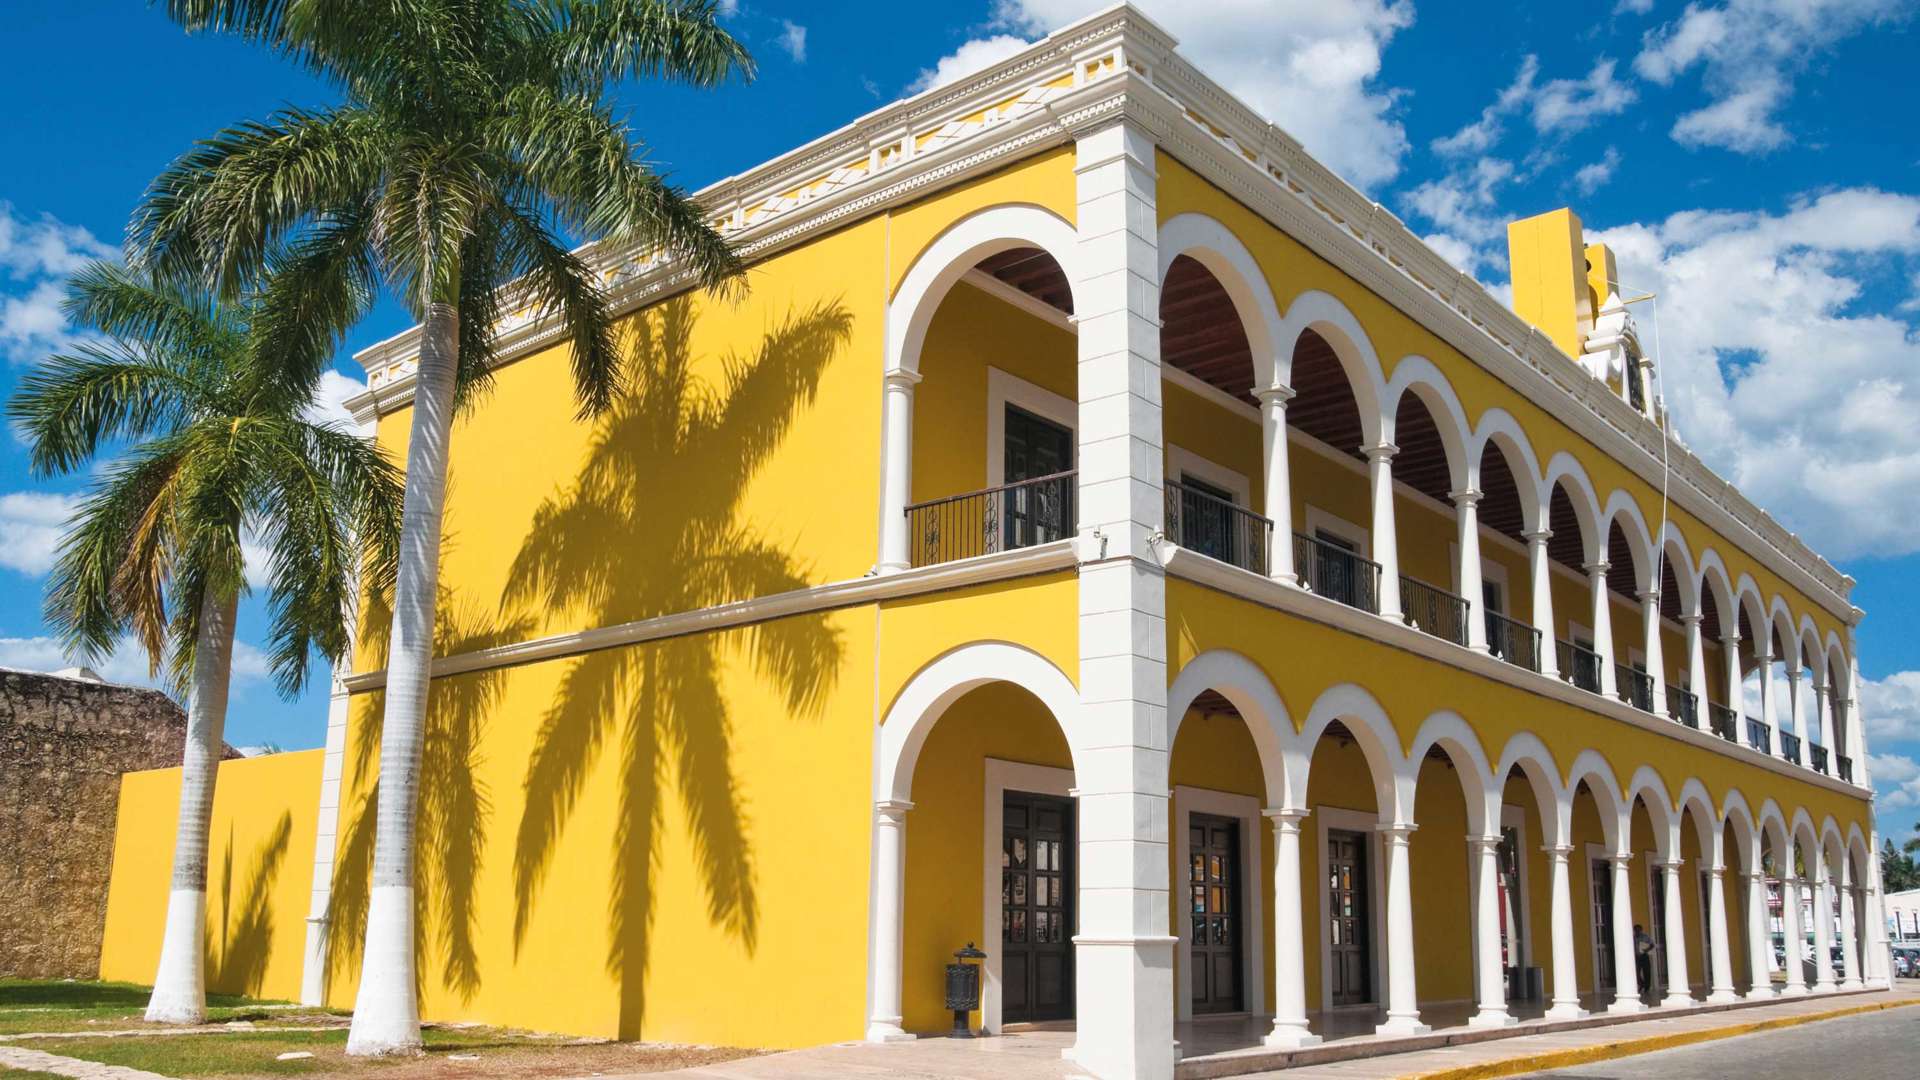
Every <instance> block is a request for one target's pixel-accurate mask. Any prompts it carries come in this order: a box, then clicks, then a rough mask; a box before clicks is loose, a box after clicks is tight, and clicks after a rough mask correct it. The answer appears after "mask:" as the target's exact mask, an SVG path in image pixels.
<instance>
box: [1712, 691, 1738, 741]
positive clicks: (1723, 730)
mask: <svg viewBox="0 0 1920 1080" xmlns="http://www.w3.org/2000/svg"><path fill="white" fill-rule="evenodd" d="M1707 723H1708V724H1710V725H1712V727H1713V733H1714V734H1715V735H1718V736H1720V737H1721V738H1723V739H1725V740H1727V741H1728V742H1730V743H1737V742H1739V741H1740V714H1739V713H1737V712H1734V711H1733V710H1732V709H1729V708H1727V707H1726V706H1725V705H1716V704H1714V703H1713V702H1711V701H1709V702H1707Z"/></svg>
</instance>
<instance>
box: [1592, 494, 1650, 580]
mask: <svg viewBox="0 0 1920 1080" xmlns="http://www.w3.org/2000/svg"><path fill="white" fill-rule="evenodd" d="M1600 520H1601V527H1600V529H1601V539H1600V550H1601V552H1602V553H1603V554H1604V553H1605V552H1606V550H1607V545H1608V543H1609V542H1610V541H1611V540H1612V535H1613V526H1614V523H1615V522H1619V523H1620V535H1622V536H1624V537H1626V538H1627V547H1628V548H1629V549H1630V550H1632V552H1633V561H1634V567H1633V580H1634V587H1635V588H1636V589H1637V590H1638V591H1640V592H1646V591H1648V590H1649V589H1655V588H1658V587H1659V585H1660V582H1659V580H1658V579H1657V578H1655V577H1654V576H1653V554H1654V550H1653V533H1652V530H1650V529H1648V528H1647V518H1646V515H1645V514H1644V513H1643V512H1642V511H1641V510H1640V503H1639V502H1638V501H1636V500H1635V499H1634V497H1633V496H1632V495H1630V494H1628V493H1627V492H1626V491H1624V490H1620V489H1615V490H1614V491H1613V493H1612V494H1610V495H1608V496H1607V506H1606V509H1605V510H1604V511H1602V513H1601V515H1600Z"/></svg>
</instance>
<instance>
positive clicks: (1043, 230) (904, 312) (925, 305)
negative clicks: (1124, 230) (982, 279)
mask: <svg viewBox="0 0 1920 1080" xmlns="http://www.w3.org/2000/svg"><path fill="white" fill-rule="evenodd" d="M1017 247H1036V248H1039V249H1040V250H1042V251H1044V252H1046V253H1047V254H1048V255H1051V256H1053V259H1054V261H1055V262H1057V263H1059V264H1060V268H1061V269H1062V270H1064V271H1065V272H1066V275H1067V286H1068V288H1069V289H1072V290H1075V291H1076V292H1077V291H1078V289H1079V287H1080V283H1081V281H1082V280H1083V275H1082V274H1081V273H1080V272H1079V267H1080V257H1079V237H1078V235H1077V234H1076V233H1075V232H1074V229H1073V226H1072V225H1070V224H1068V223H1067V222H1066V220H1065V219H1063V218H1061V217H1060V216H1059V215H1058V214H1055V213H1053V212H1052V211H1050V210H1044V209H1042V208H1040V207H1038V206H1028V205H1021V204H1009V205H1003V206H993V207H988V208H987V209H985V210H979V211H975V212H974V213H972V214H969V215H968V216H966V217H964V218H961V219H960V220H959V221H956V222H954V223H953V224H952V225H951V226H949V227H948V228H947V230H946V231H945V232H943V233H941V234H940V235H939V237H938V238H936V239H935V240H934V241H933V242H932V243H930V244H928V245H927V247H926V249H925V250H924V251H922V252H921V253H920V254H919V255H918V256H917V257H916V258H915V259H914V262H913V268H912V269H910V270H908V271H907V276H906V277H905V278H903V279H902V280H901V282H900V288H899V289H898V290H897V291H896V292H895V293H894V296H893V300H892V301H891V302H890V303H889V304H888V305H887V355H886V367H885V368H884V370H886V371H895V370H906V371H912V372H918V371H919V370H920V349H921V347H922V346H923V345H925V344H926V340H927V327H928V326H929V325H931V324H932V322H933V316H934V313H935V312H937V311H939V309H940V302H941V300H942V299H944V298H945V297H946V295H947V291H948V290H949V289H951V288H953V285H954V283H955V282H957V281H959V280H960V279H961V278H962V277H964V276H965V275H966V273H967V271H969V270H971V269H973V268H974V267H975V266H976V265H978V264H979V262H980V260H982V259H985V258H987V257H988V256H990V255H997V254H999V253H1000V252H1002V251H1007V250H1009V249H1011V248H1017Z"/></svg>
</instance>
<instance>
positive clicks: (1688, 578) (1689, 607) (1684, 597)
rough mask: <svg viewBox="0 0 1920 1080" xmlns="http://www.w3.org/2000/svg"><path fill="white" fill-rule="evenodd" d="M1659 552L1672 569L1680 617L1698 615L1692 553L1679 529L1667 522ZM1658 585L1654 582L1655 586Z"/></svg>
mask: <svg viewBox="0 0 1920 1080" xmlns="http://www.w3.org/2000/svg"><path fill="white" fill-rule="evenodd" d="M1660 551H1661V553H1662V554H1663V555H1664V556H1665V558H1666V561H1667V563H1668V565H1670V566H1672V567H1673V580H1674V583H1675V584H1677V585H1678V586H1679V587H1680V595H1679V596H1678V597H1676V598H1675V599H1676V600H1678V601H1679V604H1680V613H1681V614H1682V615H1698V614H1700V578H1699V571H1698V570H1697V569H1696V568H1695V567H1694V562H1693V552H1692V550H1691V549H1690V548H1688V547H1687V538H1686V535H1685V534H1684V533H1682V532H1681V531H1680V527H1679V526H1678V525H1675V524H1674V523H1673V522H1671V521H1669V522H1667V524H1666V527H1665V528H1664V529H1662V530H1661V532H1660ZM1658 584H1659V583H1658V582H1655V585H1656V586H1657V585H1658Z"/></svg>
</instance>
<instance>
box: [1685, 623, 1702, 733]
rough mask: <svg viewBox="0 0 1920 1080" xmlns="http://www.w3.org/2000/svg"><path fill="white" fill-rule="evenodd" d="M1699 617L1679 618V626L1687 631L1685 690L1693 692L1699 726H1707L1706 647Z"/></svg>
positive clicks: (1695, 714)
mask: <svg viewBox="0 0 1920 1080" xmlns="http://www.w3.org/2000/svg"><path fill="white" fill-rule="evenodd" d="M1700 623H1701V616H1700V614H1699V613H1698V612H1696V613H1694V614H1692V615H1682V616H1680V625H1681V626H1684V627H1686V630H1687V689H1688V690H1690V691H1692V692H1693V697H1694V702H1693V711H1694V716H1695V717H1696V718H1698V719H1699V721H1700V726H1701V727H1703V728H1704V727H1706V726H1707V645H1706V641H1705V639H1704V638H1703V636H1702V635H1701V633H1700Z"/></svg>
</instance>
